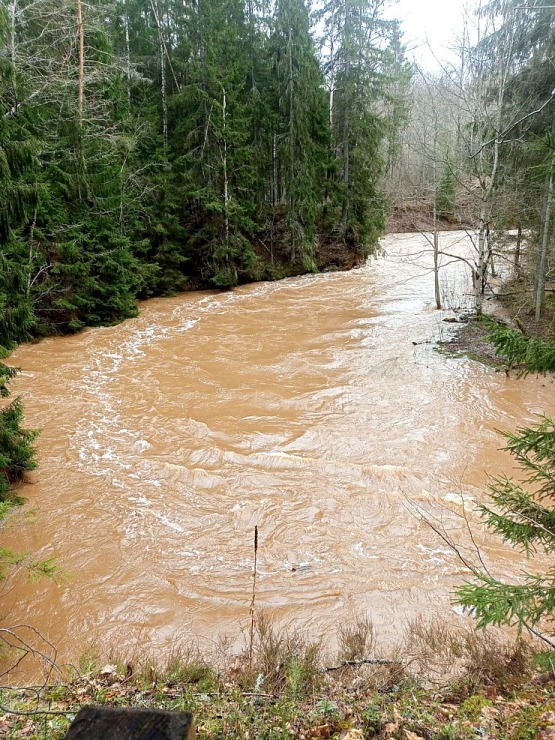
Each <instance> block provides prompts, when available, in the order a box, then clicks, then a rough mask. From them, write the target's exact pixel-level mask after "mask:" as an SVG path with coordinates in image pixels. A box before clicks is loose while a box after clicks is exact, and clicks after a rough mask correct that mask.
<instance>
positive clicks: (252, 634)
mask: <svg viewBox="0 0 555 740" xmlns="http://www.w3.org/2000/svg"><path fill="white" fill-rule="evenodd" d="M257 556H258V525H256V526H255V528H254V570H253V573H252V600H251V635H250V645H249V664H250V666H251V667H252V646H253V642H254V607H255V602H256V561H257Z"/></svg>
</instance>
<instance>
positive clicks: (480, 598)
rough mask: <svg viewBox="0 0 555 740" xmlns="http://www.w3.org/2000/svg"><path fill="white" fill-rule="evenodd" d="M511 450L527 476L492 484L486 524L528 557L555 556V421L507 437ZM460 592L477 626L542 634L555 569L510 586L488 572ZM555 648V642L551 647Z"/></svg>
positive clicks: (554, 595)
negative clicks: (505, 626) (512, 627)
mask: <svg viewBox="0 0 555 740" xmlns="http://www.w3.org/2000/svg"><path fill="white" fill-rule="evenodd" d="M505 437H506V439H507V440H508V444H507V446H506V448H505V449H507V450H508V451H509V452H510V453H511V455H512V456H513V458H514V459H515V461H516V463H517V465H518V467H519V468H520V470H521V472H522V473H523V475H524V478H523V480H522V481H515V480H514V479H513V478H508V477H506V476H502V477H499V478H494V479H493V481H492V483H491V484H490V487H489V488H490V493H491V496H492V501H493V504H494V505H493V506H488V505H482V506H481V511H482V516H483V518H484V520H485V522H486V525H487V526H488V527H489V528H490V529H492V530H493V531H494V532H496V533H498V534H500V535H501V536H502V537H503V539H504V540H505V541H507V542H510V543H511V544H513V545H516V546H517V547H520V548H521V549H522V550H524V552H525V553H526V554H528V555H530V554H535V553H536V552H538V551H541V552H543V553H546V554H547V555H551V554H552V553H553V552H555V512H554V503H555V420H554V419H552V418H548V417H545V418H543V419H542V420H541V421H540V422H539V423H537V424H536V425H534V426H532V427H528V428H523V429H519V430H517V432H516V433H514V434H505ZM474 575H475V580H474V582H472V583H467V584H465V585H464V586H462V587H461V588H460V589H459V590H458V600H459V602H460V603H461V604H462V605H463V606H465V607H469V608H471V609H472V610H473V612H474V615H475V617H476V619H477V620H478V625H479V626H480V627H484V626H486V625H489V624H495V625H500V624H512V625H516V626H517V627H518V628H519V629H528V630H530V631H532V632H533V633H534V634H538V631H537V630H536V627H537V626H538V623H540V622H541V621H542V620H543V619H544V618H546V619H550V618H551V617H552V614H553V610H554V609H555V566H553V567H551V568H549V569H548V570H547V571H546V572H545V573H541V574H537V573H524V574H523V576H522V578H521V580H520V583H516V584H515V583H507V582H505V581H502V580H499V579H497V578H494V577H493V576H491V575H490V574H489V573H487V572H484V571H475V572H474ZM553 644H554V645H555V643H553Z"/></svg>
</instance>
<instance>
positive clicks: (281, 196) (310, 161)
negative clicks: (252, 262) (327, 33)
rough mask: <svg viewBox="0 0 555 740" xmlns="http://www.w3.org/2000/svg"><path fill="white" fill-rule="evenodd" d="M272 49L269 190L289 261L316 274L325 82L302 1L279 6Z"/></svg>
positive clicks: (324, 146)
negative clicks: (273, 114) (273, 112)
mask: <svg viewBox="0 0 555 740" xmlns="http://www.w3.org/2000/svg"><path fill="white" fill-rule="evenodd" d="M269 48H270V55H271V62H272V70H273V81H272V82H273V84H272V94H273V96H274V102H275V113H276V114H275V118H274V129H273V131H272V139H271V141H270V142H269V144H270V146H272V148H273V155H274V157H275V158H276V160H277V162H279V166H276V167H275V168H274V171H273V173H272V184H271V189H272V191H273V193H274V199H273V201H274V202H273V205H274V211H275V215H276V217H277V218H276V222H277V225H276V228H277V229H279V230H280V231H281V232H282V233H281V235H280V236H281V242H282V245H283V247H284V249H285V251H286V254H288V256H289V259H290V260H291V261H292V262H293V263H295V262H299V263H300V264H301V265H302V266H303V267H304V269H314V268H315V263H314V256H313V253H314V243H315V239H316V231H317V225H318V218H319V213H320V209H321V206H322V203H323V198H324V189H323V184H324V181H325V176H326V170H327V157H328V149H327V139H328V136H327V125H326V124H327V121H326V99H325V95H324V91H323V83H324V79H323V76H322V73H321V71H320V68H319V65H318V60H317V58H316V53H315V49H314V42H313V40H312V37H311V34H310V18H309V14H308V9H307V7H306V6H305V4H304V2H303V0H279V1H278V3H277V6H276V11H275V21H274V30H273V33H272V36H271V38H270V46H269Z"/></svg>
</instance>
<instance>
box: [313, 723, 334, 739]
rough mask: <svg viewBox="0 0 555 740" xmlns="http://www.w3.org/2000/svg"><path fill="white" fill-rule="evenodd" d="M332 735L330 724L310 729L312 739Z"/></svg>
mask: <svg viewBox="0 0 555 740" xmlns="http://www.w3.org/2000/svg"><path fill="white" fill-rule="evenodd" d="M330 735H331V729H330V726H329V725H328V724H326V725H318V726H317V727H311V728H310V737H329V736H330Z"/></svg>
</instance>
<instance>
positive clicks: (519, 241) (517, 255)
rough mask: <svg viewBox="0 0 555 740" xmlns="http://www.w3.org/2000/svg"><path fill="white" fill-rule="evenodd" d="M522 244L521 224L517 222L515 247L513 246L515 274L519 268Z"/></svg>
mask: <svg viewBox="0 0 555 740" xmlns="http://www.w3.org/2000/svg"><path fill="white" fill-rule="evenodd" d="M521 244H522V224H520V223H519V225H518V231H517V234H516V248H515V264H514V268H515V274H517V273H518V272H519V270H520V246H521Z"/></svg>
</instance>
